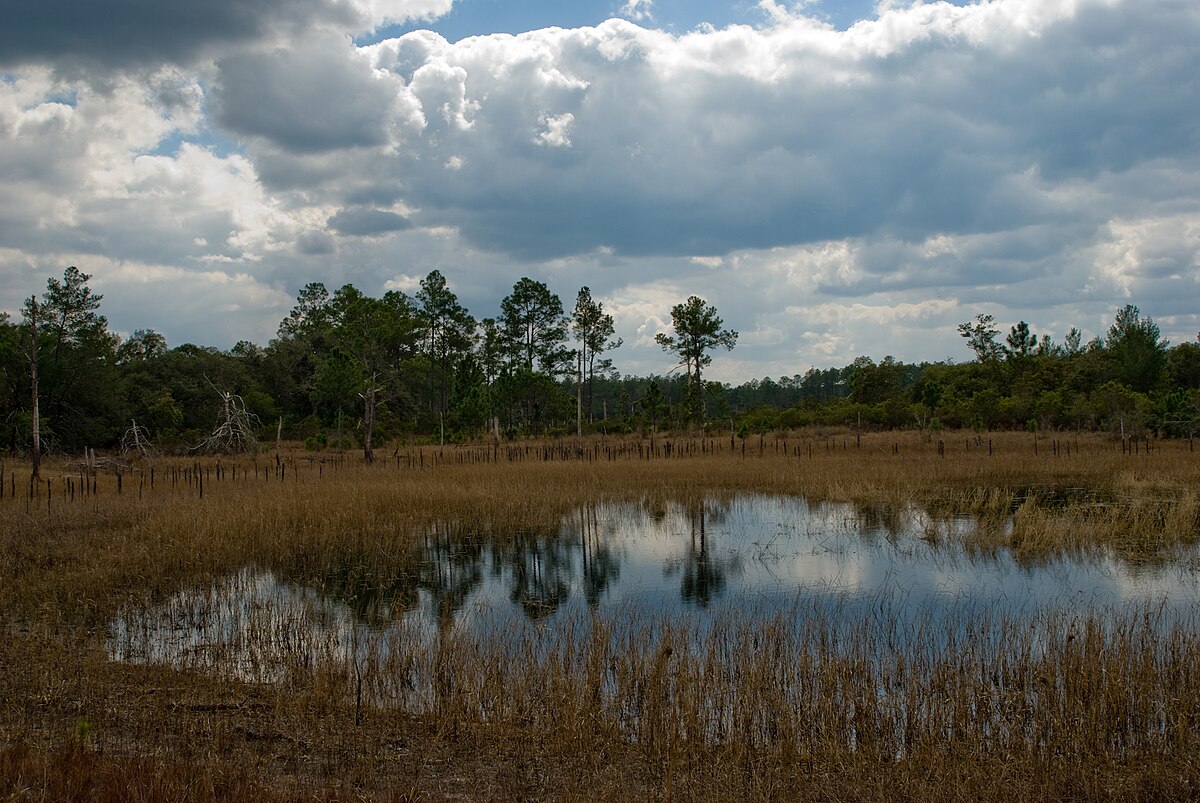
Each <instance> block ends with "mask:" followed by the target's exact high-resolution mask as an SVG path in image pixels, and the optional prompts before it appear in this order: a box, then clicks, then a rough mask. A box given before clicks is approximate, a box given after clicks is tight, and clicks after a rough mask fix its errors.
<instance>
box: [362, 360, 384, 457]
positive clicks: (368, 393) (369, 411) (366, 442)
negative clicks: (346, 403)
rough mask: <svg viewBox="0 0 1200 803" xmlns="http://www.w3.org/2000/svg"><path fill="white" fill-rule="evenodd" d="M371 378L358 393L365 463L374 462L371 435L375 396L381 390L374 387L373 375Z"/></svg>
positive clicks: (372, 431)
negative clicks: (363, 389) (364, 388)
mask: <svg viewBox="0 0 1200 803" xmlns="http://www.w3.org/2000/svg"><path fill="white" fill-rule="evenodd" d="M371 379H372V384H371V386H370V387H368V388H367V389H366V390H365V391H363V392H362V393H360V394H358V395H359V396H360V397H361V398H362V400H363V460H364V461H366V462H367V463H374V462H375V452H374V451H372V449H371V437H372V435H373V434H374V432H375V404H376V398H375V397H376V395H377V394H378V393H379V391H380V390H381V388H377V387H375V385H374V377H372V378H371Z"/></svg>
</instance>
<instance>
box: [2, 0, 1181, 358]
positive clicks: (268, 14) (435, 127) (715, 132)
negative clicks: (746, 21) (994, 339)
mask: <svg viewBox="0 0 1200 803" xmlns="http://www.w3.org/2000/svg"><path fill="white" fill-rule="evenodd" d="M69 5H70V4H68V3H66V2H65V0H63V1H62V2H55V3H51V4H39V5H36V6H35V5H33V4H29V6H28V8H27V9H26V10H25V11H23V12H22V13H20V14H18V15H17V18H15V20H14V26H12V27H11V28H7V29H6V32H5V33H2V34H0V53H3V54H5V55H4V57H3V58H4V60H5V61H4V63H5V65H6V66H5V69H6V70H8V72H6V73H5V74H4V79H3V82H0V185H3V190H4V192H3V193H2V194H0V275H3V276H4V277H5V281H4V282H3V287H4V289H3V291H0V307H2V308H5V309H9V310H15V309H16V308H17V306H18V305H19V299H20V297H21V296H22V295H28V294H29V293H30V292H33V291H34V290H36V289H38V287H40V286H42V285H44V281H45V276H47V275H57V274H60V273H61V270H62V268H63V267H65V266H66V265H67V264H78V265H79V266H80V267H81V269H83V270H84V271H85V272H89V273H93V274H94V275H95V278H94V280H93V284H94V285H96V287H97V288H98V289H99V290H100V291H101V292H104V293H106V294H107V297H108V300H107V301H106V307H107V305H108V304H109V303H112V301H113V300H115V299H116V298H117V297H118V296H121V297H123V298H127V299H136V300H137V301H134V302H130V301H125V302H122V303H124V304H126V305H127V306H129V307H130V308H131V309H134V310H137V311H138V312H136V314H134V313H131V314H130V315H129V317H128V318H126V317H125V316H124V315H123V314H122V315H117V314H114V313H113V312H112V311H111V310H106V311H109V312H110V319H111V320H112V321H113V324H114V326H117V327H124V328H125V329H126V330H131V329H132V328H135V327H143V326H153V327H154V328H157V329H159V330H160V331H163V332H164V333H165V334H166V335H167V336H168V339H169V340H170V341H171V342H173V343H177V342H182V341H184V340H198V341H201V342H208V343H213V344H216V345H224V346H227V345H229V344H231V343H232V342H234V341H236V340H237V339H240V338H244V337H248V338H250V339H254V340H257V341H259V342H262V341H264V340H266V339H267V338H268V337H270V335H271V333H272V332H273V329H274V326H275V325H276V324H277V322H278V320H279V319H280V318H281V317H282V316H283V315H284V314H285V313H286V311H287V308H288V306H290V304H289V300H290V298H292V297H293V296H294V293H295V291H296V290H297V289H298V288H299V287H300V286H302V285H303V284H304V283H306V282H308V281H325V282H326V283H327V284H331V285H336V284H339V283H341V282H343V281H350V282H353V283H354V284H356V285H357V286H358V287H360V289H362V290H364V291H365V292H368V293H380V292H383V290H384V289H385V287H391V286H400V284H397V283H401V284H402V283H403V281H404V280H405V278H410V277H414V276H420V275H423V274H424V273H425V272H427V271H428V270H431V269H433V268H439V269H441V270H442V271H443V272H444V273H445V274H446V275H447V276H448V277H449V278H450V280H451V282H452V284H453V285H454V287H455V288H456V290H457V291H458V292H459V294H460V296H461V297H462V300H463V301H464V303H466V304H467V305H468V307H470V308H471V310H472V311H473V312H474V313H475V314H477V315H479V316H483V315H491V314H495V312H496V308H497V307H498V302H499V299H500V298H501V297H502V296H503V295H504V294H505V293H507V292H508V290H509V289H510V288H511V286H512V284H513V282H515V281H516V279H517V278H519V277H520V276H523V275H529V276H533V277H535V278H538V279H542V280H545V281H547V282H549V283H550V285H551V287H552V288H553V289H554V290H556V291H557V292H558V293H559V294H560V295H562V296H563V297H564V300H567V301H569V300H571V299H573V297H574V293H575V290H576V289H577V288H578V287H579V286H580V285H582V284H587V285H589V286H590V287H591V288H592V290H593V293H594V294H595V295H596V296H597V297H598V298H600V299H602V300H604V301H605V303H606V305H607V306H608V307H609V308H610V309H611V310H612V311H613V312H614V313H615V314H616V317H617V323H618V335H620V336H622V337H624V338H625V341H626V343H627V346H626V347H625V348H623V349H622V350H621V352H619V353H618V354H616V355H614V356H615V357H616V358H617V361H618V365H619V367H621V368H623V369H625V370H629V371H631V372H648V371H664V370H666V369H667V368H669V358H668V357H667V356H666V355H663V354H662V353H661V352H660V351H658V350H657V349H656V347H655V346H654V345H653V342H652V340H653V335H654V334H655V332H657V331H661V329H662V328H663V326H664V321H669V320H670V314H669V310H670V306H671V305H672V304H674V303H677V302H678V301H680V300H682V299H683V298H684V297H686V296H687V295H690V294H699V295H702V296H704V297H706V298H708V299H709V300H711V301H712V302H713V303H715V304H716V305H717V306H718V308H719V309H720V311H721V313H722V316H723V317H724V318H725V320H726V323H727V324H728V325H730V326H732V327H733V328H736V329H738V330H739V331H741V332H742V333H743V336H742V341H741V343H740V345H739V347H738V349H737V350H735V351H734V352H733V353H731V354H729V355H727V356H722V357H720V358H718V360H717V363H715V364H714V369H715V376H719V377H723V378H728V379H744V378H748V377H750V376H762V375H764V374H770V375H773V376H778V375H780V374H792V373H797V372H802V371H803V370H805V369H806V368H808V367H809V366H811V365H814V364H815V365H819V366H824V365H830V364H844V363H847V362H849V361H850V360H851V359H853V357H854V356H856V355H858V354H864V353H865V354H870V355H872V356H875V357H882V356H883V355H884V354H888V353H890V354H895V355H896V356H898V357H901V358H903V359H912V360H915V359H939V358H945V357H953V358H956V359H966V358H967V356H968V355H967V353H966V351H965V348H963V347H962V346H961V344H960V343H959V342H958V340H959V339H958V337H957V335H956V333H955V331H954V330H955V325H956V324H957V323H958V322H960V321H963V320H967V319H969V318H971V317H972V316H973V315H974V314H976V313H977V312H983V311H986V312H991V313H993V314H996V315H997V317H998V319H1000V320H1001V321H1006V322H1015V321H1016V319H1017V318H1024V319H1026V320H1028V321H1030V323H1031V324H1032V325H1033V326H1034V328H1035V330H1036V331H1040V332H1050V333H1053V334H1057V335H1059V336H1061V335H1062V334H1063V333H1064V332H1065V331H1066V330H1067V329H1068V328H1069V327H1070V326H1072V325H1077V326H1080V327H1082V328H1083V329H1084V330H1085V331H1088V332H1090V333H1097V332H1100V331H1102V330H1103V329H1104V328H1106V327H1107V324H1108V322H1109V321H1110V320H1111V318H1112V315H1113V312H1114V311H1115V309H1116V307H1118V306H1120V305H1122V304H1125V303H1136V304H1139V305H1140V306H1141V307H1142V310H1143V312H1145V313H1148V314H1150V315H1153V316H1154V317H1155V319H1156V320H1157V321H1158V322H1159V323H1160V325H1161V326H1162V328H1163V331H1164V334H1166V335H1167V336H1168V337H1171V338H1172V339H1173V340H1180V339H1184V338H1187V339H1190V338H1191V337H1194V336H1195V333H1196V331H1197V330H1198V329H1200V315H1198V312H1200V311H1198V310H1197V307H1196V304H1195V299H1196V298H1198V297H1200V278H1198V277H1200V133H1198V132H1200V83H1198V82H1197V79H1196V76H1198V75H1200V49H1197V48H1196V47H1195V46H1194V42H1195V41H1198V40H1200V7H1197V6H1196V4H1194V3H1192V2H1188V0H1161V1H1159V0H1156V1H1155V2H1152V3H1140V2H1133V0H1124V1H1121V0H992V1H991V2H984V3H979V4H976V5H968V6H961V7H959V6H952V5H948V4H945V3H933V4H929V5H924V4H918V5H914V6H912V7H908V6H905V5H901V4H890V5H886V6H881V7H880V10H879V12H878V16H877V17H876V18H873V19H869V20H864V21H861V22H859V23H857V24H856V25H854V26H852V27H850V28H849V29H848V30H835V29H834V28H832V27H831V26H829V25H826V24H824V23H822V22H820V21H819V20H817V19H814V18H810V17H807V16H804V13H803V9H801V10H799V11H789V10H787V9H785V8H783V7H782V6H780V5H776V4H774V3H767V4H765V5H766V10H767V11H768V12H769V14H768V15H765V16H766V20H767V21H766V22H765V23H764V25H762V26H760V27H749V26H733V27H729V28H725V29H713V28H711V27H703V28H701V29H697V30H696V31H693V32H690V33H687V34H683V35H673V34H670V33H667V32H664V31H660V30H655V29H654V28H652V27H642V26H641V25H638V24H635V23H634V22H631V21H628V20H618V19H613V20H609V21H608V22H605V23H603V24H602V25H599V26H596V27H592V28H580V29H571V30H567V29H558V28H547V29H544V30H538V31H533V32H530V33H527V34H522V35H520V36H515V37H514V36H508V35H495V36H485V37H474V38H468V39H464V40H462V41H460V42H457V43H455V44H450V43H448V42H447V41H446V40H444V39H442V38H441V37H440V36H438V35H437V34H434V33H432V32H429V31H417V32H414V33H410V34H407V35H405V36H402V37H400V38H397V39H388V40H384V41H382V42H379V43H377V44H373V45H369V46H356V45H355V44H354V41H353V40H352V39H351V38H350V37H351V35H352V34H354V33H356V32H359V31H363V30H372V29H374V28H377V27H378V26H379V25H382V24H385V23H386V22H387V21H394V20H397V19H404V18H421V17H430V16H433V15H436V14H439V13H444V12H445V11H446V10H448V8H449V3H448V2H438V0H419V1H418V2H390V3H384V2H366V1H365V0H356V1H355V2H334V1H333V0H308V2H305V3H302V4H288V6H287V12H286V14H284V13H282V12H281V10H280V8H279V7H276V5H275V4H273V3H270V2H261V3H252V4H244V3H238V4H234V3H228V4H224V3H218V4H216V5H215V6H214V11H213V14H212V16H211V17H206V19H205V20H204V21H203V23H202V24H201V23H197V24H195V25H192V26H188V25H187V24H186V22H187V20H186V18H185V17H183V16H181V15H184V14H185V13H187V12H185V11H180V10H178V9H175V7H174V5H173V4H166V5H167V6H170V8H165V7H164V8H161V9H160V8H159V7H158V6H157V5H154V6H153V8H151V5H153V4H150V5H147V6H146V8H141V6H142V4H141V3H138V2H134V0H129V1H128V2H126V3H120V4H116V8H117V9H118V10H120V12H121V13H120V14H117V15H116V16H115V17H114V19H116V20H117V21H115V22H113V21H110V22H104V23H101V22H94V23H93V24H94V25H110V26H115V27H121V26H122V24H123V23H121V21H120V20H121V19H122V18H123V19H125V21H126V24H127V27H129V29H130V30H129V31H126V30H125V28H122V30H121V31H120V32H114V33H113V34H112V36H111V37H109V39H110V41H109V42H108V43H107V44H101V43H91V44H89V45H87V46H82V45H78V43H77V42H76V40H77V39H78V38H79V37H82V36H84V31H85V29H86V24H87V16H86V15H87V13H90V12H86V11H81V12H80V14H79V15H76V16H75V17H71V22H70V23H62V22H61V18H59V22H57V23H53V24H52V20H51V16H47V15H49V14H50V11H43V10H42V9H43V6H44V7H45V8H50V7H51V6H53V8H55V9H58V12H59V13H60V14H61V15H62V17H66V16H70V15H69V14H67V11H68V8H67V6H69ZM108 5H109V6H110V7H111V6H112V5H113V4H108ZM160 5H161V4H160ZM90 7H91V6H87V8H90ZM629 8H630V9H633V10H641V11H642V12H648V11H649V10H650V8H651V5H650V4H649V3H634V4H629ZM630 14H631V15H632V11H631V12H630ZM122 15H123V16H122ZM284 18H286V20H287V21H286V22H280V21H279V20H281V19H284ZM135 22H136V24H134V23H135ZM644 22H645V24H646V25H650V24H651V22H650V18H646V19H645V20H644ZM138 26H141V27H138ZM167 29H171V31H170V32H168V31H167ZM184 29H186V30H184ZM101 30H104V29H101ZM155 31H158V32H159V33H160V34H161V35H160V36H155V35H154V33H155ZM138 32H140V33H138ZM135 33H137V34H138V35H137V37H136V38H138V39H139V41H141V40H142V39H146V41H144V42H142V44H140V45H138V46H133V45H129V44H128V42H127V40H126V39H122V37H133V36H134V34H135ZM96 38H100V39H103V38H104V37H96ZM17 39H20V40H21V41H20V43H19V44H18V43H17V41H16V40H17ZM122 42H124V43H126V45H128V46H122V45H121V43H122ZM85 64H86V65H89V66H88V69H87V70H86V71H83V72H80V69H81V67H80V65H85ZM217 274H219V275H222V276H225V277H227V279H228V280H227V281H223V282H222V281H212V280H211V277H213V276H214V275H217ZM139 276H140V277H142V278H141V279H140V280H139V279H138V278H137V277H139ZM185 276H186V277H190V278H189V282H190V285H189V286H192V287H194V288H196V289H195V290H194V293H195V294H196V297H194V298H191V299H189V302H190V303H192V304H195V303H197V301H198V299H205V300H207V303H208V304H210V305H211V307H212V309H213V310H214V314H213V315H212V317H211V325H209V326H207V327H204V328H202V329H196V328H191V327H190V325H187V326H185V325H184V323H183V322H184V321H190V320H193V319H194V316H191V317H189V316H181V315H178V314H176V310H174V309H173V308H172V304H175V303H177V302H175V301H173V300H172V298H171V297H170V296H169V294H164V293H163V292H162V290H163V287H164V286H165V285H167V284H169V283H177V282H178V281H180V278H181V277H185ZM568 306H569V304H568ZM216 310H223V311H222V312H221V313H219V314H218V313H216V312H215V311H216Z"/></svg>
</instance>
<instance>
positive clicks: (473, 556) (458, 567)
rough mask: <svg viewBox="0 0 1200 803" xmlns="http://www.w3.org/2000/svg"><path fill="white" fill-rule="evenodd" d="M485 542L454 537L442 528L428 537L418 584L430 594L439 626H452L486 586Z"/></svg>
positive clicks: (471, 538)
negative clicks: (457, 616)
mask: <svg viewBox="0 0 1200 803" xmlns="http://www.w3.org/2000/svg"><path fill="white" fill-rule="evenodd" d="M483 542H484V539H483V538H482V537H480V536H478V535H474V534H470V533H463V534H455V533H454V532H452V531H451V529H450V528H449V527H440V526H439V527H435V528H434V530H433V532H432V533H430V534H429V535H428V536H426V539H425V560H424V561H422V563H421V565H420V568H419V572H418V575H419V583H420V587H421V588H422V589H424V590H425V591H427V592H429V596H430V600H431V602H432V604H433V612H434V614H435V615H436V616H437V620H438V623H439V624H440V625H442V626H449V625H451V624H453V622H454V616H455V614H457V613H458V612H459V611H460V610H462V607H463V605H464V604H465V603H466V601H467V599H468V598H469V597H470V596H471V593H472V592H473V591H474V590H475V589H476V588H478V587H479V585H480V584H481V583H482V582H483Z"/></svg>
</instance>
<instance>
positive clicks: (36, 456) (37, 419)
mask: <svg viewBox="0 0 1200 803" xmlns="http://www.w3.org/2000/svg"><path fill="white" fill-rule="evenodd" d="M29 309H30V313H29V380H30V384H31V385H32V387H33V421H32V428H33V454H32V455H31V456H30V461H31V462H32V464H33V479H34V481H37V480H40V479H41V478H42V421H41V409H40V408H39V406H38V330H37V318H38V306H37V296H33V297H31V298H30V299H29Z"/></svg>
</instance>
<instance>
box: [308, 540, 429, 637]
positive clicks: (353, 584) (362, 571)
mask: <svg viewBox="0 0 1200 803" xmlns="http://www.w3.org/2000/svg"><path fill="white" fill-rule="evenodd" d="M306 575H307V578H309V579H306ZM317 575H318V576H317V577H316V578H312V574H311V573H308V572H303V571H301V572H298V573H297V572H285V573H284V576H285V577H289V579H298V580H300V581H301V582H306V583H308V584H311V585H313V586H315V587H316V588H317V589H318V590H319V591H320V592H321V593H322V594H325V595H326V596H328V597H330V598H331V599H335V600H338V601H339V602H342V603H343V604H344V605H346V607H347V608H349V609H350V612H351V613H352V614H353V615H354V617H355V618H356V619H358V620H360V621H362V622H365V623H367V624H382V623H384V622H386V621H388V620H389V619H394V618H396V617H398V616H399V615H400V614H402V613H404V612H405V611H408V610H412V609H413V608H415V607H416V606H417V604H418V601H419V597H418V594H417V583H418V577H417V572H416V560H415V559H414V560H412V561H405V562H404V563H402V564H401V565H400V566H394V567H387V568H385V567H380V566H378V565H376V561H373V560H372V559H371V558H370V557H369V556H367V555H364V554H361V553H347V554H345V555H342V556H340V558H339V559H338V560H337V561H336V562H335V563H334V564H333V565H331V566H328V567H326V568H325V570H324V571H323V572H318V573H317Z"/></svg>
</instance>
